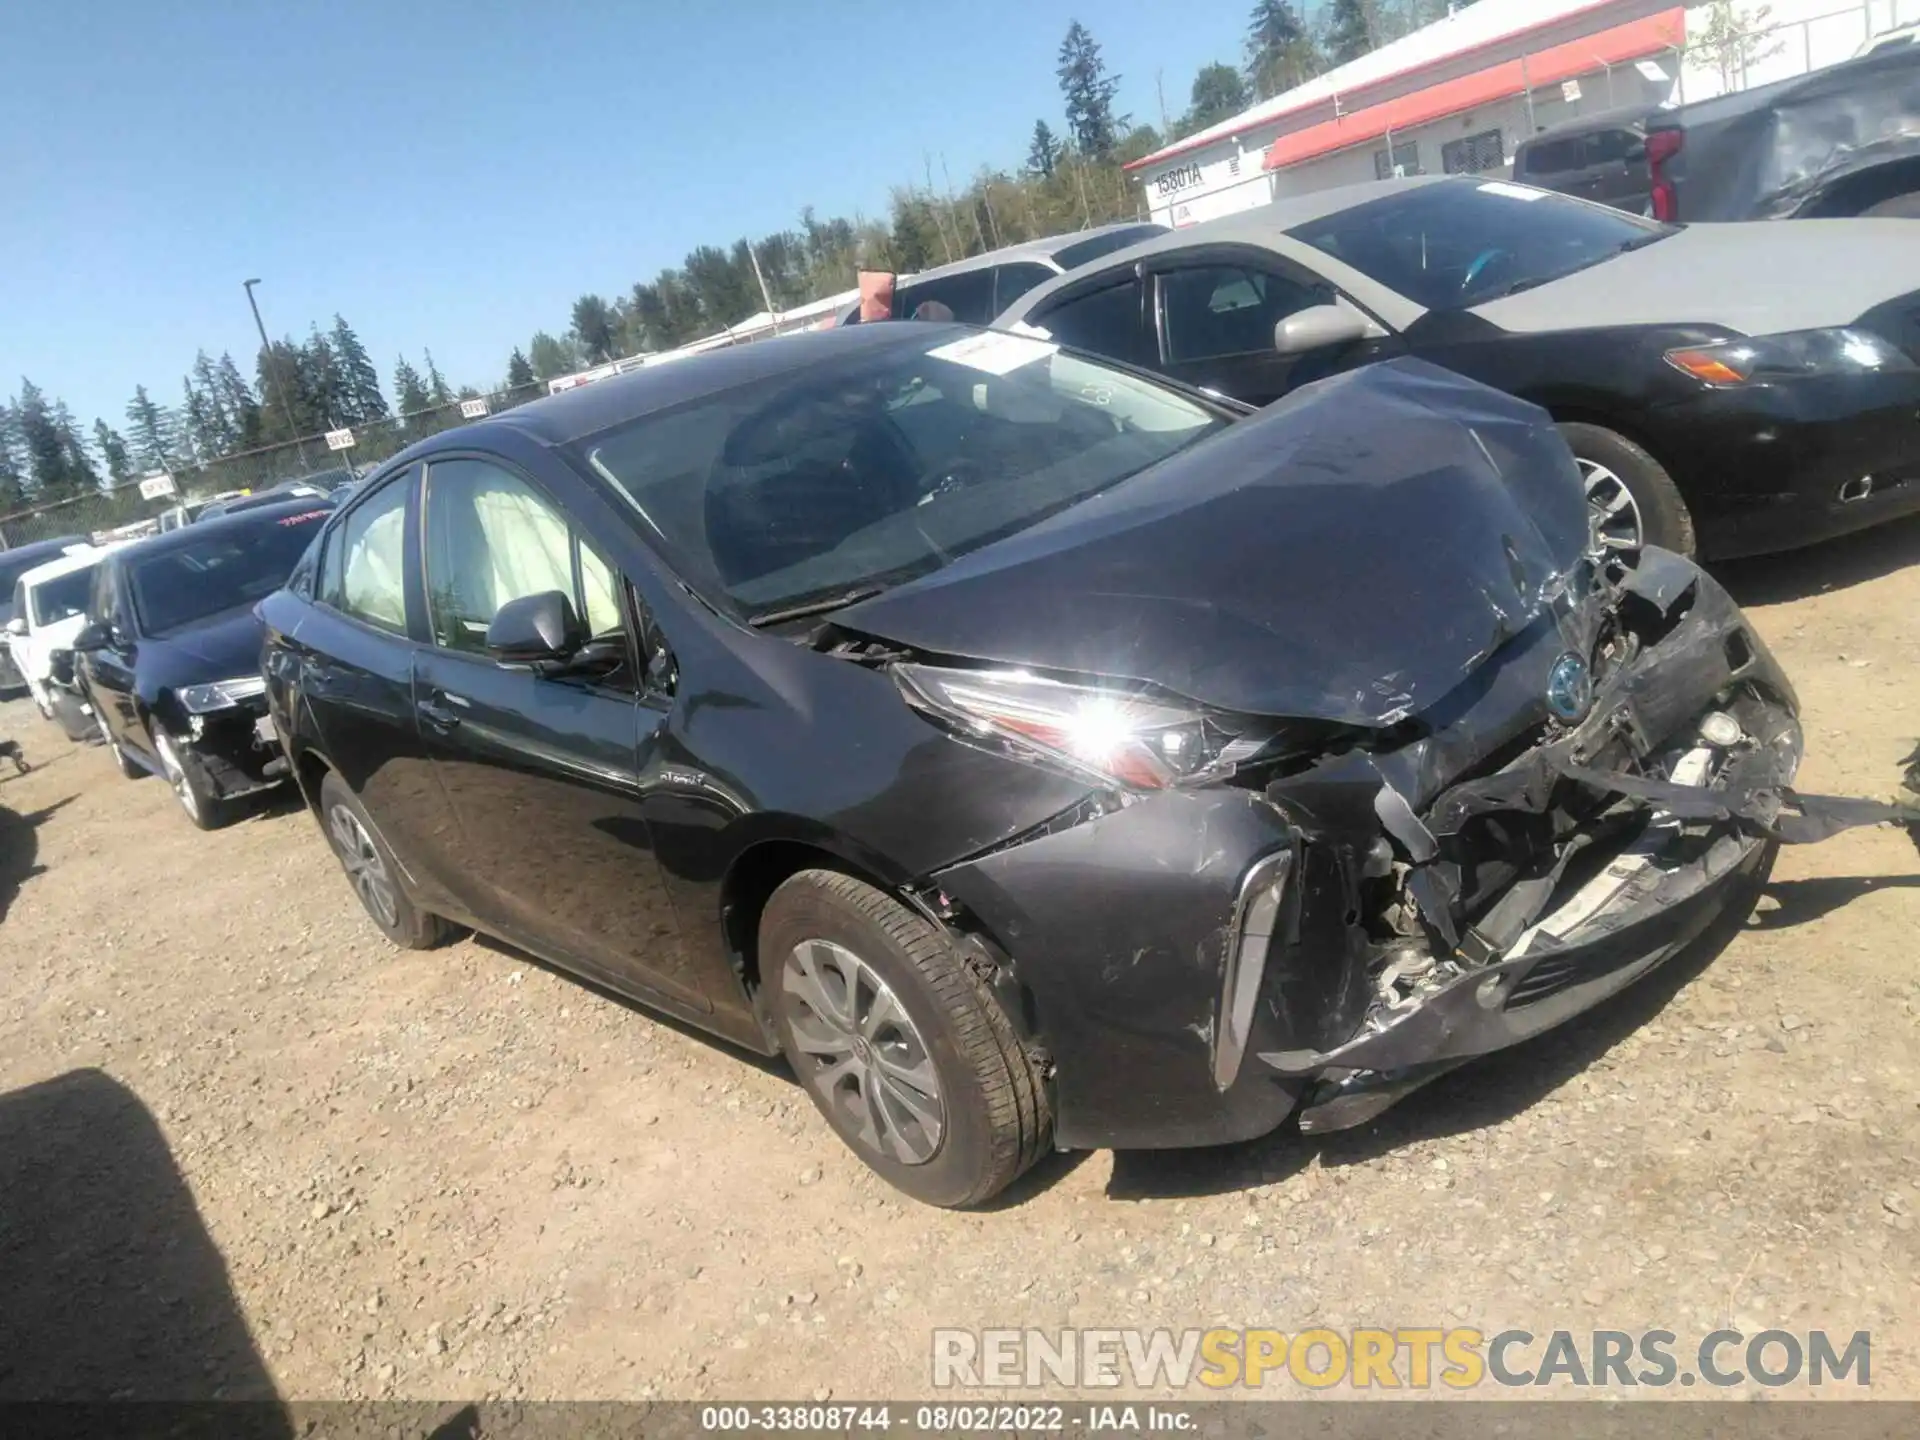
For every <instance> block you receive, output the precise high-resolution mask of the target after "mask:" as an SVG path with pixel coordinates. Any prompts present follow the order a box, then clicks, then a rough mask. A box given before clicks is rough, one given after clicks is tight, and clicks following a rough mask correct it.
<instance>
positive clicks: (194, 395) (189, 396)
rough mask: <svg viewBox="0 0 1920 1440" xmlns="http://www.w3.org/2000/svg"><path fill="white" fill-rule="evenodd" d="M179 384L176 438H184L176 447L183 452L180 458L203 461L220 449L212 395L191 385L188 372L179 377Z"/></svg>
mask: <svg viewBox="0 0 1920 1440" xmlns="http://www.w3.org/2000/svg"><path fill="white" fill-rule="evenodd" d="M180 388H181V391H182V397H181V401H180V439H181V440H182V441H184V442H185V443H184V444H182V445H181V446H180V448H181V449H182V450H184V451H185V452H186V455H185V457H184V458H186V459H189V460H192V459H198V460H199V461H200V463H201V464H203V465H204V464H205V463H206V462H207V461H209V460H212V459H214V458H215V457H216V456H218V455H220V454H221V453H223V452H222V447H221V444H220V411H219V409H218V408H217V407H216V406H215V405H214V404H213V401H212V397H210V396H207V395H203V394H201V393H200V392H199V391H198V390H196V389H194V388H193V377H192V376H191V375H182V376H181V377H180Z"/></svg>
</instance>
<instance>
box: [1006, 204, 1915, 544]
mask: <svg viewBox="0 0 1920 1440" xmlns="http://www.w3.org/2000/svg"><path fill="white" fill-rule="evenodd" d="M994 323H995V324H996V325H1000V326H1006V327H1009V328H1017V327H1025V328H1027V329H1030V330H1036V331H1038V332H1041V333H1044V334H1047V335H1050V336H1052V337H1053V338H1054V339H1056V340H1058V341H1061V342H1063V343H1065V344H1067V345H1073V346H1077V347H1079V348H1080V349H1083V350H1091V351H1094V352H1095V353H1098V354H1102V355H1107V356H1110V357H1112V358H1114V359H1118V360H1124V361H1127V362H1129V363H1132V364H1135V365H1140V366H1144V367H1146V368H1148V369H1153V370H1158V371H1160V372H1162V373H1164V374H1166V375H1169V376H1172V377H1173V378H1174V379H1176V380H1180V381H1184V382H1185V383H1187V384H1189V385H1198V386H1202V387H1205V388H1207V389H1211V390H1216V391H1218V392H1220V393H1221V394H1223V395H1231V396H1232V397H1234V398H1235V399H1237V400H1243V401H1246V402H1247V403H1248V404H1252V405H1265V404H1267V403H1269V402H1271V401H1272V400H1274V399H1276V398H1278V397H1279V396H1282V395H1285V394H1287V393H1288V392H1290V391H1292V390H1293V389H1295V388H1296V387H1298V386H1300V385H1302V384H1305V383H1308V382H1310V381H1312V380H1314V379H1316V378H1318V377H1320V376H1324V375H1328V374H1331V373H1334V372H1336V371H1340V370H1345V369H1349V368H1351V367H1353V366H1356V365H1365V364H1369V363H1372V362H1374V361H1378V360H1384V359H1390V358H1392V357H1395V356H1402V355H1413V356H1416V357H1418V358H1420V359H1423V360H1429V361H1432V362H1433V363H1434V364H1436V365H1443V366H1445V367H1446V368H1447V369H1449V370H1453V371H1456V372H1458V373H1459V374H1462V375H1466V376H1468V377H1470V378H1472V379H1474V380H1478V381H1480V382H1481V383H1482V384H1485V385H1492V386H1494V387H1496V388H1497V389H1501V390H1505V391H1507V392H1508V393H1509V394H1513V395H1517V396H1519V397H1520V398H1521V399H1523V400H1529V401H1531V402H1533V403H1534V404H1536V405H1539V406H1541V407H1542V408H1543V409H1545V410H1546V411H1547V412H1548V413H1549V414H1550V415H1552V416H1553V418H1554V419H1555V420H1556V421H1557V422H1558V423H1559V425H1560V428H1561V433H1562V434H1563V435H1564V436H1565V437H1566V440H1567V443H1568V445H1569V446H1570V447H1571V448H1572V450H1573V453H1574V458H1575V459H1576V460H1577V461H1578V462H1579V465H1580V469H1581V472H1582V475H1583V477H1584V479H1585V482H1586V486H1587V495H1588V498H1589V500H1590V501H1591V502H1592V504H1593V508H1594V513H1595V517H1596V523H1597V524H1598V526H1599V528H1600V533H1601V536H1602V538H1603V539H1604V540H1605V541H1606V542H1607V543H1608V544H1609V545H1610V546H1613V547H1615V548H1617V549H1619V550H1621V551H1622V552H1624V553H1630V552H1632V551H1634V550H1636V549H1637V548H1638V547H1639V546H1640V545H1642V544H1653V545H1657V546H1660V547H1661V548H1663V549H1667V550H1674V551H1678V552H1680V553H1682V554H1695V553H1697V554H1699V555H1701V556H1702V557H1704V558H1707V559H1723V558H1728V557H1732V556H1736V555H1752V554H1760V553H1764V552H1767V551H1773V550H1788V549H1792V548H1793V547H1795V546H1799V545H1811V544H1813V543H1814V542H1816V541H1819V540H1824V539H1827V538H1829V537H1831V536H1835V535H1841V534H1845V533H1847V532H1849V531H1852V530H1859V529H1863V528H1865V527H1866V526H1869V525H1873V524H1877V523H1879V522H1880V521H1883V520H1890V519H1893V518H1896V517H1898V516H1901V515H1907V514H1912V513H1914V512H1915V511H1920V424H1916V422H1915V416H1916V415H1920V231H1916V230H1915V228H1914V227H1912V226H1910V225H1908V224H1906V223H1905V222H1904V221H1897V220H1821V221H1805V222H1802V223H1799V224H1794V225H1762V224H1752V225H1680V226H1676V225H1664V224H1660V223H1658V222H1656V221H1653V220H1648V219H1645V218H1642V217H1640V216H1635V215H1627V214H1623V213H1622V212H1620V211H1617V210H1613V209H1609V208H1607V207H1605V206H1601V205H1595V204H1590V203H1587V202H1584V201H1580V200H1576V199H1573V198H1571V197H1569V196H1565V195H1558V194H1555V193H1553V192H1551V191H1547V190H1540V189H1537V188H1535V187H1533V186H1530V185H1521V184H1518V183H1515V182H1511V181H1506V180H1487V179H1480V178H1472V177H1466V176H1422V177H1419V178H1412V179H1404V180H1384V181H1378V182H1373V183H1368V184H1362V185H1349V186H1344V187H1341V188H1338V189H1332V190H1322V191H1317V192H1315V193H1313V194H1309V195H1296V196H1290V197H1288V198H1286V199H1282V200H1276V201H1274V202H1272V203H1271V204H1268V205H1263V206H1260V207H1258V208H1257V209H1253V210H1248V211H1245V212H1243V213H1241V214H1238V215H1232V216H1227V217H1225V218H1222V219H1219V220H1210V221H1207V222H1205V223H1203V224H1199V225H1194V226H1190V227H1189V228H1187V229H1184V230H1179V231H1176V232H1175V233H1173V234H1171V235H1167V236H1164V237H1162V238H1160V239H1158V240H1150V241H1147V242H1146V243H1144V244H1140V245H1135V246H1131V247H1129V248H1128V249H1125V250H1121V251H1118V252H1116V253H1115V254H1113V255H1109V256H1107V257H1106V258H1105V259H1104V260H1100V261H1097V262H1095V263H1094V264H1092V265H1085V266H1082V267H1081V268H1080V269H1078V270H1076V271H1074V272H1073V273H1072V274H1071V275H1065V276H1062V277H1061V278H1060V279H1058V280H1054V281H1050V282H1048V283H1047V284H1045V285H1042V286H1041V287H1039V288H1038V289H1037V290H1034V291H1032V292H1031V293H1029V294H1027V295H1025V296H1023V297H1022V298H1021V300H1020V302H1019V303H1018V304H1017V305H1015V306H1014V307H1013V308H1012V309H1011V310H1009V311H1007V312H1006V313H1005V314H1003V315H1002V316H1000V317H999V319H998V320H996V321H995V322H994Z"/></svg>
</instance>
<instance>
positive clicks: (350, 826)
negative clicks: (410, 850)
mask: <svg viewBox="0 0 1920 1440" xmlns="http://www.w3.org/2000/svg"><path fill="white" fill-rule="evenodd" d="M327 828H328V830H329V831H331V832H332V834H333V848H334V852H335V853H336V854H337V855H339V857H340V864H341V866H342V867H343V868H344V869H345V870H346V872H347V879H349V880H350V881H352V882H353V888H354V890H355V891H356V892H357V893H358V894H359V896H360V903H361V904H362V905H365V906H366V907H367V913H368V914H370V915H372V916H373V918H374V919H376V920H378V921H379V922H380V923H381V924H382V925H385V926H387V927H388V928H392V927H393V926H395V925H397V924H399V923H400V907H399V905H398V903H397V902H396V901H395V899H394V894H393V880H392V878H391V877H390V876H388V874H387V865H386V862H385V861H384V860H382V859H381V858H380V850H379V847H378V846H376V845H375V844H374V843H373V836H371V835H369V834H368V833H367V827H366V826H364V825H362V824H361V823H360V817H359V816H358V815H356V814H354V813H353V811H351V810H349V809H348V808H347V807H346V806H344V805H336V806H334V807H333V809H332V810H330V811H329V812H328V813H327Z"/></svg>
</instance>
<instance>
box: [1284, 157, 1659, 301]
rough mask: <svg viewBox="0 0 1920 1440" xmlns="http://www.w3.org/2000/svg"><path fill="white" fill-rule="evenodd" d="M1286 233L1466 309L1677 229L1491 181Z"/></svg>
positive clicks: (1413, 293) (1404, 288)
mask: <svg viewBox="0 0 1920 1440" xmlns="http://www.w3.org/2000/svg"><path fill="white" fill-rule="evenodd" d="M1288 233H1289V234H1290V235H1292V236H1293V238H1294V239H1296V240H1300V241H1303V242H1304V243H1306V244H1308V245H1311V246H1313V248H1314V249H1316V250H1319V251H1321V252H1323V253H1324V254H1327V255H1331V256H1332V257H1333V258H1334V259H1336V260H1339V261H1342V262H1344V263H1345V264H1348V265H1351V266H1353V268H1354V269H1356V270H1358V271H1360V272H1361V273H1362V274H1365V275H1368V276H1371V277H1372V278H1373V279H1375V280H1377V281H1379V282H1380V283H1381V284H1382V285H1385V286H1386V287H1387V288H1388V289H1390V290H1397V291H1398V292H1399V293H1400V294H1402V295H1404V296H1406V297H1407V298H1408V299H1409V300H1412V301H1414V302H1415V303H1416V304H1419V305H1424V306H1425V307H1426V308H1427V309H1429V310H1462V309H1465V308H1467V307H1468V306H1471V305H1479V304H1482V303H1483V302H1485V301H1488V300H1496V299H1498V298H1500V297H1501V296H1503V295H1513V294H1517V293H1518V292H1519V291H1521V290H1526V289H1530V288H1532V287H1533V286H1535V285H1542V284H1545V283H1546V282H1547V281H1549V280H1558V279H1560V278H1561V277H1562V276H1563V275H1571V274H1573V273H1574V272H1575V271H1576V270H1585V269H1586V268H1587V267H1588V266H1590V265H1598V264H1599V263H1600V262H1601V261H1603V260H1607V259H1610V258H1612V257H1613V256H1615V255H1618V254H1620V253H1621V252H1623V251H1626V250H1632V249H1637V248H1638V247H1639V246H1641V245H1647V244H1651V243H1653V242H1654V241H1656V240H1664V239H1665V238H1666V237H1667V236H1669V235H1671V234H1673V233H1674V227H1672V226H1670V225H1662V224H1660V223H1658V222H1657V221H1653V220H1643V219H1641V218H1640V217H1639V216H1637V215H1627V214H1623V213H1622V212H1621V211H1618V210H1609V209H1606V208H1605V207H1604V206H1600V205H1589V204H1587V203H1586V202H1585V201H1583V200H1575V199H1572V198H1571V197H1569V196H1565V195H1558V194H1555V193H1554V192H1553V191H1551V190H1536V189H1534V188H1533V187H1532V186H1529V185H1514V184H1511V183H1509V182H1507V181H1504V180H1487V181H1481V182H1478V183H1475V182H1469V181H1443V182H1441V183H1439V184H1435V185H1423V186H1420V187H1419V188H1418V189H1413V190H1400V191H1396V192H1395V193H1393V194H1391V195H1387V196H1385V197H1383V198H1381V199H1379V200H1369V201H1368V202H1367V203H1366V204H1364V205H1356V206H1354V207H1353V208H1352V209H1350V210H1339V211H1336V212H1334V213H1333V214H1331V215H1323V216H1321V217H1320V218H1319V219H1318V220H1311V221H1308V222H1307V223H1306V224H1304V225H1298V226H1295V227H1294V228H1293V229H1292V230H1291V231H1289V232H1288Z"/></svg>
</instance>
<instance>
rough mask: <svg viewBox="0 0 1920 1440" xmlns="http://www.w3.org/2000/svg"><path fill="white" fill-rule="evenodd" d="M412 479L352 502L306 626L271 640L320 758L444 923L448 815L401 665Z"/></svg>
mask: <svg viewBox="0 0 1920 1440" xmlns="http://www.w3.org/2000/svg"><path fill="white" fill-rule="evenodd" d="M419 478H420V470H419V467H418V466H408V467H406V468H404V469H402V470H399V471H397V472H395V473H393V474H391V475H389V476H387V477H386V478H385V479H383V480H381V481H379V482H378V483H376V484H375V485H373V486H372V487H370V488H369V489H368V490H367V491H366V492H365V493H364V494H362V495H359V496H356V497H355V499H354V501H353V503H352V505H351V506H350V507H349V508H348V509H347V510H346V511H345V513H344V514H343V515H342V517H341V518H340V520H339V521H338V522H337V523H336V524H335V525H334V526H333V527H332V528H331V529H330V530H329V531H328V533H327V538H326V542H325V548H324V549H323V550H322V551H321V553H320V571H319V575H318V576H317V577H316V579H315V582H314V601H315V604H314V609H313V613H312V615H311V617H310V618H309V619H307V620H306V621H304V622H303V623H302V624H301V625H299V626H298V627H297V629H296V631H295V633H294V634H292V635H290V636H286V637H284V638H283V641H282V643H283V644H284V645H286V646H287V647H288V648H289V649H290V650H291V651H292V652H293V653H294V655H295V656H296V657H297V665H296V673H297V680H296V683H297V686H298V690H299V697H300V699H301V700H303V701H304V702H305V703H306V705H307V707H308V710H309V712H310V714H311V715H312V718H313V724H314V729H315V731H316V732H317V733H318V735H319V737H320V749H321V753H322V754H323V756H324V757H325V759H326V760H327V761H328V763H329V764H331V765H332V766H333V768H334V771H335V773H336V774H338V775H339V777H340V778H341V780H342V781H343V782H345V784H346V786H347V788H348V789H350V790H351V791H353V793H354V794H355V795H357V796H358V797H359V799H360V803H361V804H362V805H364V806H365V807H366V809H367V813H368V814H369V815H370V816H371V817H372V818H373V823H374V826H375V828H377V829H378V830H379V831H380V832H381V834H382V836H383V837H384V838H385V840H386V841H387V845H388V848H389V849H391V850H392V851H393V853H394V857H395V858H396V859H397V860H398V861H399V862H400V864H401V866H402V867H403V868H404V869H405V870H406V871H407V873H408V875H409V876H411V877H412V878H413V880H414V882H415V885H416V887H417V888H418V889H420V891H421V892H422V895H423V898H427V899H428V900H429V902H430V905H431V904H432V903H439V904H441V905H443V906H444V907H445V908H448V909H451V910H453V911H454V912H455V913H456V914H459V913H462V912H464V910H465V906H464V905H463V904H460V903H458V901H457V899H456V902H455V903H454V904H452V905H447V903H446V902H447V899H448V898H449V897H458V896H459V894H460V892H461V890H462V888H463V887H462V885H461V872H460V864H459V857H458V855H457V845H456V837H455V833H454V825H453V816H452V813H451V811H450V810H449V809H448V808H447V803H446V796H445V795H444V793H443V792H442V791H441V789H440V785H439V782H438V780H437V779H436V778H435V776H434V774H433V767H432V763H431V761H430V760H429V759H428V757H427V754H426V752H425V749H424V748H423V746H422V743H421V739H420V733H419V728H418V726H417V725H416V724H415V723H414V714H413V657H414V653H415V652H416V651H417V650H418V649H420V648H421V647H420V645H419V642H418V640H417V638H416V637H417V636H418V635H420V634H423V633H424V631H425V620H424V613H425V607H424V605H423V603H422V601H421V599H420V595H419V586H418V583H417V577H415V576H410V574H409V566H408V563H407V557H408V555H409V554H412V553H415V552H416V551H417V549H418V541H417V535H418V525H419V519H418V508H419V506H418V490H419Z"/></svg>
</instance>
